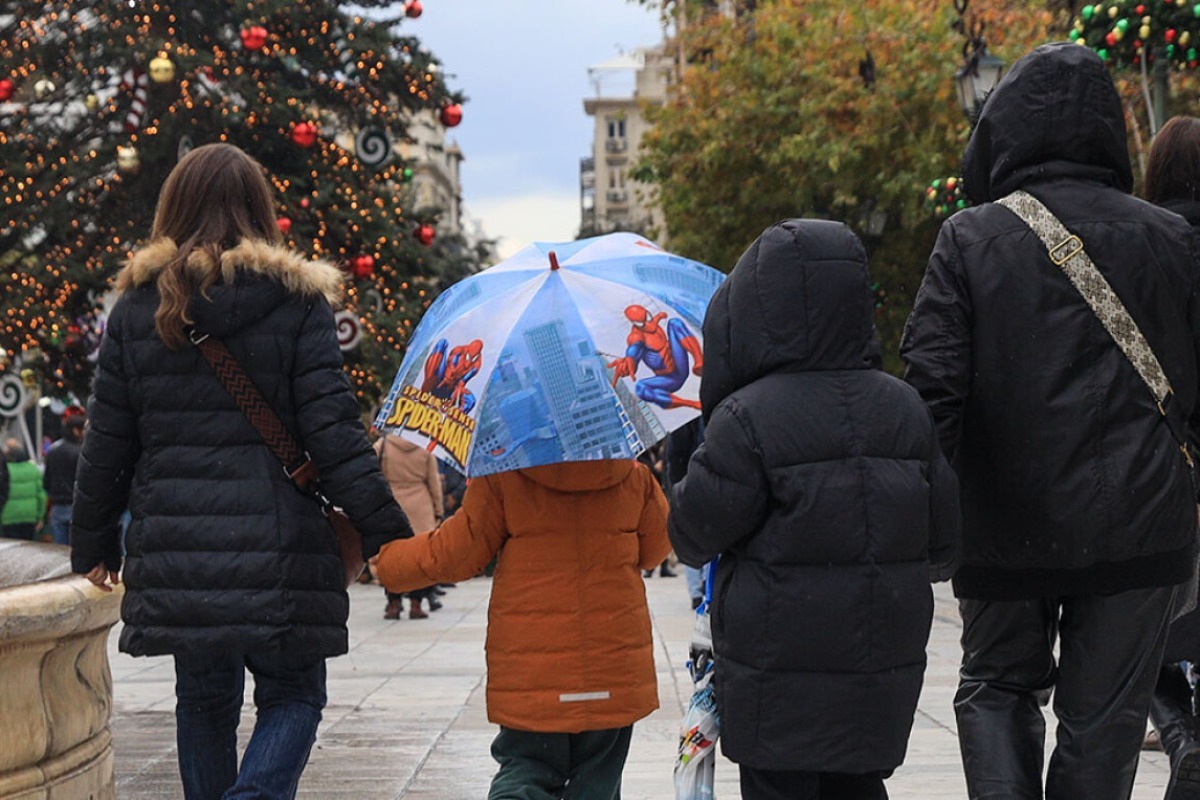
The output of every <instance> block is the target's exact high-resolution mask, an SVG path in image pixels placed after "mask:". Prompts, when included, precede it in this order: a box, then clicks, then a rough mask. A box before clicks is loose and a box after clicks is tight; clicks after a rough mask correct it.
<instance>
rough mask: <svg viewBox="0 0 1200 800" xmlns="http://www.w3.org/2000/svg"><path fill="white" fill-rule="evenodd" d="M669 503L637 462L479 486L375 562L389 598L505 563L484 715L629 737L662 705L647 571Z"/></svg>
mask: <svg viewBox="0 0 1200 800" xmlns="http://www.w3.org/2000/svg"><path fill="white" fill-rule="evenodd" d="M670 547H671V545H670V543H669V542H668V540H667V501H666V498H665V497H664V496H663V493H662V490H661V489H660V488H659V486H658V483H657V482H656V481H655V480H654V478H653V476H652V475H651V473H650V470H648V469H647V468H646V467H645V466H643V465H642V464H638V463H637V462H635V461H628V460H623V461H586V462H573V463H568V464H553V465H550V466H545V467H533V468H530V469H523V470H518V471H516V472H502V473H498V474H495V475H487V476H484V477H481V478H475V479H473V480H472V481H471V482H470V484H469V485H468V486H467V491H466V494H465V495H464V497H463V505H462V508H461V509H460V510H459V511H458V513H456V514H455V515H454V516H452V517H450V518H449V519H447V520H446V521H445V522H443V523H442V525H441V527H439V528H438V529H437V530H434V531H431V532H429V533H424V534H420V535H418V536H415V537H413V538H411V539H403V540H396V541H393V542H391V543H390V544H388V545H386V546H385V547H384V548H383V549H382V550H380V553H379V563H378V568H379V578H380V580H382V581H383V585H384V586H386V587H387V588H388V590H389V591H392V592H404V591H409V590H413V589H419V588H421V587H423V586H428V585H429V584H431V583H437V582H439V581H461V580H466V579H468V578H471V577H473V576H475V575H477V574H478V573H479V571H480V570H482V569H483V568H484V567H485V566H486V565H487V564H488V562H489V561H491V560H492V557H493V556H495V555H497V554H498V555H499V558H498V560H497V563H496V572H495V577H494V583H493V585H492V597H491V606H490V608H489V609H488V632H487V645H486V649H487V665H488V684H487V706H488V718H489V719H490V720H491V721H492V722H495V723H497V724H500V725H504V726H506V727H509V728H515V729H517V730H526V731H537V732H542V733H578V732H580V731H591V730H602V729H605V728H620V727H624V726H626V725H631V724H633V723H634V722H636V721H637V720H639V719H641V718H642V717H645V716H646V715H647V714H649V713H650V712H652V711H653V710H654V709H656V708H658V687H657V681H656V676H655V671H654V653H653V643H652V639H651V635H650V613H649V610H648V608H647V606H646V589H645V586H644V584H643V583H642V575H641V570H643V569H650V568H652V567H655V566H657V565H658V564H659V563H661V562H662V560H663V559H664V558H666V556H667V553H668V552H669V551H670Z"/></svg>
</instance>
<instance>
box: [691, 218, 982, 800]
mask: <svg viewBox="0 0 1200 800" xmlns="http://www.w3.org/2000/svg"><path fill="white" fill-rule="evenodd" d="M704 361H705V364H704V377H703V379H702V381H701V384H700V400H701V404H702V407H703V416H704V418H705V420H706V425H707V427H706V430H705V441H704V443H703V444H702V445H700V447H699V449H698V450H697V451H696V452H695V454H694V455H693V456H692V459H691V462H690V465H689V467H688V472H687V477H686V478H684V479H683V480H682V481H681V482H680V483H679V484H677V485H676V486H675V488H674V490H673V502H672V503H671V514H670V518H669V531H670V537H671V543H672V544H673V545H674V547H675V551H676V553H677V554H678V555H679V558H680V560H682V561H683V562H684V563H685V564H690V565H692V566H700V565H701V564H704V563H705V562H707V561H710V560H711V559H712V558H714V557H715V556H717V555H720V557H721V559H720V562H719V563H718V567H717V575H716V578H715V580H714V587H713V589H714V591H713V608H714V611H713V642H714V648H713V652H714V655H715V658H716V671H715V681H716V682H715V689H716V696H717V705H718V709H719V711H720V715H721V743H722V751H723V752H724V754H725V755H726V756H727V757H728V758H730V759H731V760H733V761H735V762H737V763H738V765H739V767H740V772H741V787H742V797H743V798H745V800H765V799H767V798H772V799H773V798H790V800H804V799H807V798H813V799H815V798H826V799H829V798H837V800H857V799H860V798H861V800H875V799H876V798H885V797H886V796H887V794H886V790H885V789H884V785H883V779H884V778H885V777H887V776H888V775H890V774H891V772H892V770H893V769H895V768H896V767H897V766H898V765H900V764H901V763H902V762H903V760H904V753H905V749H906V748H907V745H908V736H909V733H910V731H911V729H912V722H913V714H914V713H915V711H916V707H917V698H918V695H919V694H920V690H921V683H922V679H923V677H924V672H925V644H926V642H927V640H928V637H929V630H930V624H931V621H932V616H933V595H932V591H931V589H930V586H929V581H930V577H931V575H932V577H934V578H935V579H945V578H948V577H950V574H951V572H952V570H953V561H954V553H955V551H956V547H957V539H958V532H959V525H960V520H959V513H958V499H957V490H956V486H955V478H954V474H953V472H952V471H951V470H950V467H949V465H948V464H947V463H946V460H945V458H944V456H943V455H942V453H941V449H940V448H939V446H938V441H937V435H936V433H935V429H934V425H933V420H932V419H931V416H930V414H929V410H928V409H927V408H926V407H925V406H924V404H923V403H922V402H921V398H920V396H919V395H918V394H917V393H916V392H915V391H914V390H913V389H912V388H911V387H909V386H907V385H905V384H904V383H903V382H901V381H900V380H898V379H896V378H893V377H892V376H890V375H888V374H886V373H884V372H883V371H882V370H880V369H879V348H878V343H877V340H876V336H875V324H874V303H873V298H872V294H871V290H870V279H869V277H868V274H867V263H866V253H865V252H864V250H863V247H862V244H861V243H860V242H859V240H858V238H857V237H855V236H854V234H853V233H851V232H850V230H849V228H847V227H846V226H845V225H843V224H841V223H838V222H828V221H822V220H788V221H785V222H782V223H779V224H777V225H775V226H773V227H771V228H768V229H767V230H766V231H765V232H764V233H763V234H762V235H761V236H760V237H759V238H758V239H757V240H756V241H755V242H754V243H753V244H752V245H751V246H750V248H749V249H748V250H747V251H746V252H745V254H744V255H743V256H742V257H741V259H740V260H739V261H738V263H737V266H736V267H735V268H734V270H733V272H732V274H731V275H730V277H729V279H728V280H727V281H725V283H724V284H722V286H721V288H720V289H718V290H717V292H716V294H715V295H714V296H713V299H712V301H711V302H710V303H709V307H708V313H707V315H706V316H705V319H704ZM931 561H932V563H933V567H932V569H931Z"/></svg>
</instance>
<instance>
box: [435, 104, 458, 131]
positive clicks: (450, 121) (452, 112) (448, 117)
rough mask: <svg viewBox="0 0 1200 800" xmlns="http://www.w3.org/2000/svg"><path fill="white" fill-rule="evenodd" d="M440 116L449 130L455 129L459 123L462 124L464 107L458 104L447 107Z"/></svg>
mask: <svg viewBox="0 0 1200 800" xmlns="http://www.w3.org/2000/svg"><path fill="white" fill-rule="evenodd" d="M438 116H439V117H440V118H441V120H442V124H443V125H445V126H446V127H447V128H453V127H455V126H456V125H458V123H460V122H462V118H463V110H462V106H460V105H459V104H458V103H454V104H452V105H448V106H445V107H443V108H442V110H441V113H440V114H439V115H438Z"/></svg>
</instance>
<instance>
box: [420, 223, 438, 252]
mask: <svg viewBox="0 0 1200 800" xmlns="http://www.w3.org/2000/svg"><path fill="white" fill-rule="evenodd" d="M434 234H435V231H434V229H433V226H432V225H430V224H429V223H428V222H426V223H424V224H422V225H421V226H420V227H418V228H417V233H416V237H417V241H418V242H420V243H421V244H423V245H425V246H426V247H429V245H431V244H433V237H434Z"/></svg>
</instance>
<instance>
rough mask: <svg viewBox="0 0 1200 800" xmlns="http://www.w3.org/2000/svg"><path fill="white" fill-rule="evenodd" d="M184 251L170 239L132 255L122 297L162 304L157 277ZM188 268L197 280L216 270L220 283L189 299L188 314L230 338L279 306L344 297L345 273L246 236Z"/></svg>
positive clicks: (199, 254) (202, 327) (199, 253)
mask: <svg viewBox="0 0 1200 800" xmlns="http://www.w3.org/2000/svg"><path fill="white" fill-rule="evenodd" d="M178 254H179V249H178V248H177V247H176V245H175V243H174V242H173V241H171V240H170V239H158V240H156V241H153V242H150V243H149V244H147V245H146V246H145V247H143V248H142V249H140V250H138V251H137V252H136V253H134V254H133V257H132V258H130V259H129V262H128V263H127V264H126V265H125V267H124V268H123V269H122V270H121V271H120V273H118V275H117V282H116V284H117V291H118V292H120V293H121V295H122V296H123V297H132V296H133V295H136V294H141V293H152V294H153V295H154V297H153V298H150V297H147V298H145V302H146V303H148V304H150V305H152V306H155V307H157V305H158V299H157V292H155V287H156V285H157V280H158V277H159V276H160V275H161V274H162V273H163V270H165V269H166V267H167V265H168V264H170V263H171V262H172V261H173V260H174V259H175V258H176V257H177V256H178ZM186 269H187V270H188V271H189V272H191V273H192V274H193V275H194V276H195V277H196V278H199V277H201V276H204V275H212V274H213V272H214V271H217V272H218V273H219V274H218V277H217V280H216V282H215V283H214V284H213V285H212V286H209V287H208V288H207V289H205V290H204V291H203V292H201V291H200V290H199V289H197V290H196V291H195V292H194V293H193V295H192V298H191V300H190V302H189V303H188V309H187V318H188V320H189V322H190V323H191V324H192V325H193V326H194V328H195V329H196V330H197V331H202V332H204V333H207V334H211V335H213V336H220V337H228V336H231V335H234V334H236V333H237V332H238V331H240V330H242V329H244V328H245V327H247V326H248V325H252V324H255V323H256V322H258V321H259V320H262V319H265V318H266V317H268V316H270V315H271V314H273V313H274V312H275V310H276V309H278V308H280V307H281V306H283V305H287V304H289V303H295V302H297V301H300V302H306V303H310V302H313V301H316V300H318V299H320V298H324V299H325V300H327V301H328V302H329V304H330V305H331V306H336V305H337V304H338V302H339V301H340V300H341V296H342V273H341V271H340V270H338V268H337V267H335V266H333V265H332V264H330V263H328V262H326V261H309V260H307V259H305V258H304V257H303V256H301V255H299V254H298V253H295V252H292V251H291V250H288V249H287V248H284V247H280V246H278V245H273V244H271V243H269V242H263V241H253V240H250V239H243V240H242V241H241V242H240V243H239V244H238V245H237V246H236V247H234V248H231V249H229V250H226V251H224V252H223V253H221V256H220V259H219V261H214V260H213V258H212V256H211V255H209V254H208V253H206V252H204V251H203V250H195V251H193V252H192V253H191V255H189V256H188V259H187V262H186Z"/></svg>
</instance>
